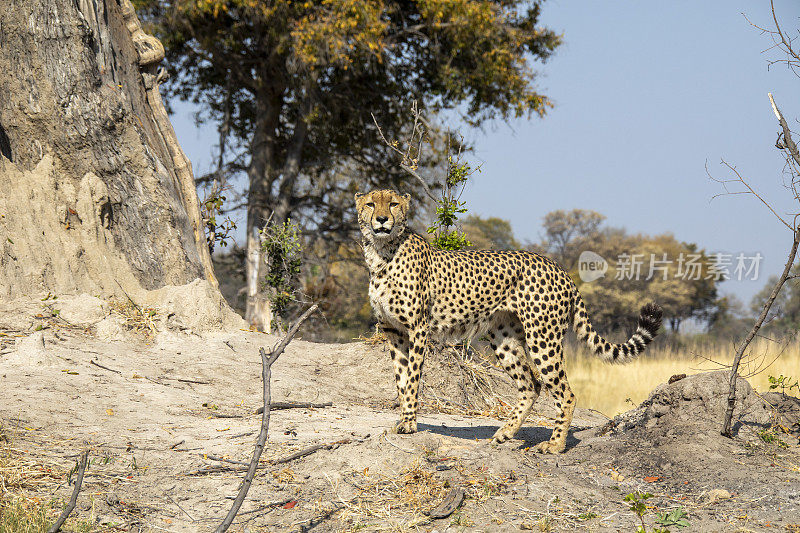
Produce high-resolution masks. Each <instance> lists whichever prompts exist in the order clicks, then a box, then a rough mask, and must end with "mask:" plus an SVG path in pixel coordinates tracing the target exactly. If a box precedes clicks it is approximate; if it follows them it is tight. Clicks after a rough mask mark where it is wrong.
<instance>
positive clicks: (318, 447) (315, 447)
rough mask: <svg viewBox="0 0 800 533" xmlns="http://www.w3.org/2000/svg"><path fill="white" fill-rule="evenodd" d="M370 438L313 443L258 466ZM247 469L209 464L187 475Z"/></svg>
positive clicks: (227, 460) (286, 461)
mask: <svg viewBox="0 0 800 533" xmlns="http://www.w3.org/2000/svg"><path fill="white" fill-rule="evenodd" d="M368 438H369V434H367V435H365V436H364V437H361V438H357V439H343V440H337V441H336V442H330V443H328V444H313V445H311V446H309V447H307V448H303V449H302V450H298V451H296V452H293V453H290V454H289V455H287V456H285V457H280V458H278V459H270V460H269V461H267V462H266V463H265V464H259V465H258V468H259V469H260V468H266V467H268V466H272V465H279V464H284V463H288V462H291V461H294V460H295V459H300V458H301V457H305V456H306V455H311V454H312V453H314V452H318V451H320V450H335V449H336V448H338V447H339V446H341V445H342V444H350V443H353V442H364V441H365V440H366V439H368ZM200 455H205V454H200ZM208 458H209V459H213V460H215V461H217V460H218V461H220V462H225V463H232V464H236V465H248V463H243V462H241V461H234V460H231V459H222V458H214V457H213V456H211V455H209V456H208ZM245 470H247V469H246V468H236V467H230V466H222V465H219V466H209V467H205V468H199V469H197V470H195V471H194V472H189V473H188V474H186V475H188V476H198V475H203V474H218V473H220V472H244V471H245Z"/></svg>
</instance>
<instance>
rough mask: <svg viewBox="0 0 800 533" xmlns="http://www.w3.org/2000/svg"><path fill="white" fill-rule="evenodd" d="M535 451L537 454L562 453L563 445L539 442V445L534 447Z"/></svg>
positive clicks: (547, 441)
mask: <svg viewBox="0 0 800 533" xmlns="http://www.w3.org/2000/svg"><path fill="white" fill-rule="evenodd" d="M535 449H536V451H537V452H539V453H553V454H558V453H561V452H563V451H564V444H562V443H556V442H551V441H549V440H546V441H544V442H540V443H539V444H537V445H536V446H535Z"/></svg>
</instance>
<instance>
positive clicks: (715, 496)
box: [705, 489, 731, 503]
mask: <svg viewBox="0 0 800 533" xmlns="http://www.w3.org/2000/svg"><path fill="white" fill-rule="evenodd" d="M730 497H731V493H730V492H728V491H727V490H725V489H711V490H709V491H708V492H706V494H705V498H706V501H707V502H708V503H714V502H715V501H717V500H727V499H728V498H730Z"/></svg>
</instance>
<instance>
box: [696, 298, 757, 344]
mask: <svg viewBox="0 0 800 533" xmlns="http://www.w3.org/2000/svg"><path fill="white" fill-rule="evenodd" d="M762 304H763V302H762ZM752 323H753V315H751V314H750V313H748V311H747V309H745V306H744V304H743V303H742V301H741V300H739V299H738V298H737V297H736V296H734V295H731V294H729V295H725V296H721V297H719V298H718V299H717V301H716V306H715V309H714V311H713V312H712V313H711V314H710V315H709V317H708V337H709V338H710V339H713V340H720V341H726V342H729V341H731V340H732V339H736V338H738V337H739V336H741V334H742V331H745V330H747V328H748V327H750V325H751V324H752Z"/></svg>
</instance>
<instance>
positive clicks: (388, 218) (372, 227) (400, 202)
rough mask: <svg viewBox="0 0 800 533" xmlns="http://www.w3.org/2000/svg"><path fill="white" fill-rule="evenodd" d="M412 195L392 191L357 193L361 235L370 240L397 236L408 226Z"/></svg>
mask: <svg viewBox="0 0 800 533" xmlns="http://www.w3.org/2000/svg"><path fill="white" fill-rule="evenodd" d="M410 201H411V195H408V194H402V195H401V194H399V193H397V192H395V191H391V190H379V191H372V192H368V193H363V194H362V193H356V211H358V223H359V225H360V226H361V233H363V234H364V237H366V238H367V239H369V240H382V239H388V238H390V237H395V236H397V235H398V234H399V233H400V232H401V231H403V228H405V226H406V214H407V213H408V206H409V203H410Z"/></svg>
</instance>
